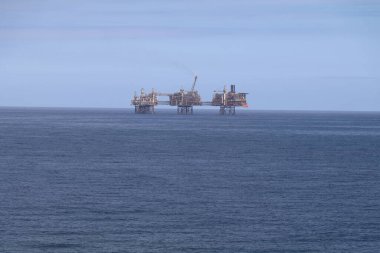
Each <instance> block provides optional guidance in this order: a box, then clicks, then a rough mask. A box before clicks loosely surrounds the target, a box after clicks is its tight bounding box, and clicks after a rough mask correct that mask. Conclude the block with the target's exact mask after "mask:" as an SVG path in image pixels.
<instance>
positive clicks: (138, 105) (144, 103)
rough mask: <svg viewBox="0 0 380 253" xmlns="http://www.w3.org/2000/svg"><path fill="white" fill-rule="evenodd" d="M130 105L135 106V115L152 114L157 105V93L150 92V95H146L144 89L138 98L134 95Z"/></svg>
mask: <svg viewBox="0 0 380 253" xmlns="http://www.w3.org/2000/svg"><path fill="white" fill-rule="evenodd" d="M132 105H134V106H135V113H141V114H145V113H150V114H153V113H154V107H155V106H156V105H158V100H157V93H156V92H154V90H152V92H151V93H148V94H146V93H145V91H144V89H141V93H140V96H137V94H136V93H135V95H134V97H133V99H132Z"/></svg>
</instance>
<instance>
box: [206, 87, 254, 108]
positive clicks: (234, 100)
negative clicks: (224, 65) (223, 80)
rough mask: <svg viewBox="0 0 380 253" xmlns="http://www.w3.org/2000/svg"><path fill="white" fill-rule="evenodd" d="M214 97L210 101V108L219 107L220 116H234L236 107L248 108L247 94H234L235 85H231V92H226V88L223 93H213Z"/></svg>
mask: <svg viewBox="0 0 380 253" xmlns="http://www.w3.org/2000/svg"><path fill="white" fill-rule="evenodd" d="M214 92H215V93H214V96H213V98H212V101H211V105H212V106H219V108H220V109H219V113H220V114H221V115H226V114H228V115H235V114H236V110H235V108H236V107H239V106H241V107H248V104H247V94H248V93H236V91H235V85H233V84H232V85H231V90H230V91H229V92H227V89H226V87H224V89H223V91H219V92H218V91H214Z"/></svg>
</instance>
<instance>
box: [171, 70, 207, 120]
mask: <svg viewBox="0 0 380 253" xmlns="http://www.w3.org/2000/svg"><path fill="white" fill-rule="evenodd" d="M196 82H197V76H195V77H194V82H193V85H192V87H191V90H190V91H185V90H184V89H180V91H179V92H175V93H173V94H170V95H169V105H171V106H177V113H178V114H193V106H198V105H202V101H201V96H200V95H199V93H198V91H196V90H195V84H196Z"/></svg>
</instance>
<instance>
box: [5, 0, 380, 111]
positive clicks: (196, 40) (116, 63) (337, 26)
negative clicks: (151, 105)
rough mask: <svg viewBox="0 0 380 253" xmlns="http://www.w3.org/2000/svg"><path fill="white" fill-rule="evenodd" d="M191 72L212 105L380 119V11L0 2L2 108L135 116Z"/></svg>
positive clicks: (298, 1) (287, 5)
mask: <svg viewBox="0 0 380 253" xmlns="http://www.w3.org/2000/svg"><path fill="white" fill-rule="evenodd" d="M194 73H196V74H197V75H198V77H199V79H198V81H199V82H198V84H197V88H198V90H199V91H200V93H201V95H202V98H203V99H204V100H206V101H207V100H210V99H211V96H212V92H213V91H214V90H218V89H222V88H223V86H224V85H229V84H231V83H234V84H236V85H237V87H236V89H237V91H243V92H248V93H249V95H248V99H249V104H250V108H252V109H296V110H380V1H376V0H372V1H371V0H356V1H355V0H282V1H275V0H234V1H232V0H228V1H227V0H215V1H212V0H205V1H200V0H199V1H178V0H161V1H157V0H155V1H154V0H139V1H124V0H112V1H99V0H75V1H74V0H72V1H71V0H65V1H53V0H50V1H49V0H38V1H37V0H18V1H14V0H0V88H1V90H0V106H60V107H61V106H62V107H66V106H67V107H129V106H130V99H131V96H132V95H133V92H134V91H139V90H140V88H141V87H144V88H145V89H151V88H155V89H157V90H159V91H161V92H173V91H176V90H178V89H180V88H181V87H183V88H190V87H191V84H192V81H193V75H194Z"/></svg>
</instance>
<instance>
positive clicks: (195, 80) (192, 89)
mask: <svg viewBox="0 0 380 253" xmlns="http://www.w3.org/2000/svg"><path fill="white" fill-rule="evenodd" d="M197 78H198V77H197V76H195V77H194V83H193V86H192V87H191V92H194V88H195V83H196V82H197Z"/></svg>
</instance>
